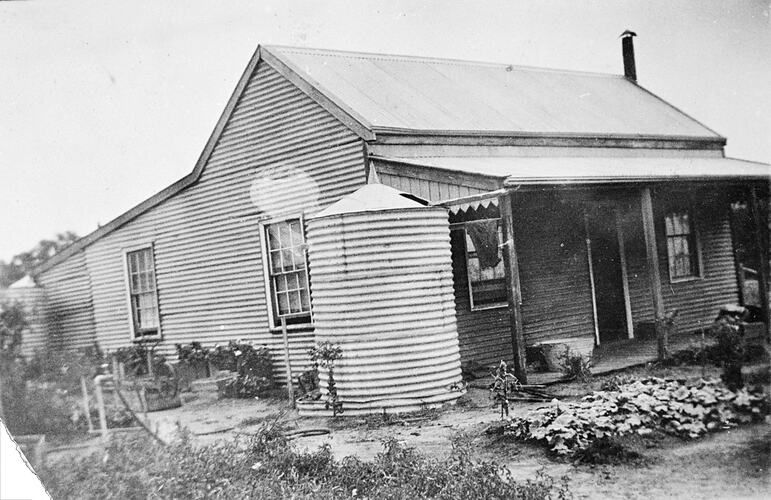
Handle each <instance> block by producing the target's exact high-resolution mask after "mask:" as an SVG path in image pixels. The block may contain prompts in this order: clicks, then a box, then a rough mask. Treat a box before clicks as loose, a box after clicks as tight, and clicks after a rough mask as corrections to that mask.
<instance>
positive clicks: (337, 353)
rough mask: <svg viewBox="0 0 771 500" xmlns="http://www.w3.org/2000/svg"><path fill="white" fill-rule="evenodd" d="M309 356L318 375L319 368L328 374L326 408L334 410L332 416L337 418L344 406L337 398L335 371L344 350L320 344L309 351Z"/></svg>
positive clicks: (327, 343)
mask: <svg viewBox="0 0 771 500" xmlns="http://www.w3.org/2000/svg"><path fill="white" fill-rule="evenodd" d="M308 356H309V357H310V358H311V362H312V363H313V367H314V368H315V369H316V373H318V369H319V368H323V369H324V370H326V372H327V398H326V402H325V404H324V407H325V408H326V409H329V408H332V415H333V416H337V415H338V414H339V413H342V412H343V404H342V403H341V402H340V400H339V399H338V396H337V384H336V383H335V375H334V371H335V361H337V360H339V359H340V358H342V357H343V350H342V349H341V348H340V346H336V345H333V344H332V343H331V342H319V343H317V344H316V345H314V346H313V347H312V348H310V349H309V350H308Z"/></svg>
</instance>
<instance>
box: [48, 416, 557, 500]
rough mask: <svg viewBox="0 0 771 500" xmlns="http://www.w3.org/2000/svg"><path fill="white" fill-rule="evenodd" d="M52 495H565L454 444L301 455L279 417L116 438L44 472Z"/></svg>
mask: <svg viewBox="0 0 771 500" xmlns="http://www.w3.org/2000/svg"><path fill="white" fill-rule="evenodd" d="M40 477H41V479H42V481H43V483H44V484H45V485H46V487H47V489H48V491H49V492H50V493H51V495H52V496H53V497H54V498H83V499H88V498H100V499H111V498H228V499H230V498H232V499H244V498H256V497H259V498H269V499H270V498H277V499H278V498H298V499H311V498H313V499H316V498H321V499H343V498H346V499H350V498H359V497H360V498H390V499H405V500H406V499H413V498H438V499H455V498H524V499H545V498H568V497H569V496H570V493H569V491H568V489H567V483H566V481H567V480H566V479H564V478H563V481H562V483H561V484H557V482H556V481H555V480H554V479H552V478H551V477H549V476H546V475H544V474H542V473H539V474H538V475H537V476H536V477H535V478H534V479H533V480H529V481H525V482H515V481H514V480H512V478H511V476H510V473H509V471H508V469H506V468H504V467H502V466H500V465H498V464H495V463H492V462H477V461H474V460H473V459H472V458H471V453H470V451H469V449H468V443H467V442H466V443H464V441H463V440H462V439H458V440H456V441H455V442H454V446H453V451H452V453H451V455H450V457H448V458H446V459H441V460H440V459H434V458H429V457H426V456H424V455H422V454H421V453H419V452H418V451H416V450H414V449H412V448H407V447H404V446H402V445H401V444H399V442H398V441H396V440H395V439H393V438H390V439H387V440H385V441H384V442H383V451H382V452H381V453H379V454H378V455H377V457H376V458H375V459H374V460H373V461H372V462H362V461H360V460H358V459H357V458H354V457H346V458H344V459H342V460H336V459H335V458H334V456H333V455H332V452H331V450H330V448H329V447H328V446H323V447H321V448H319V449H318V450H316V451H312V452H297V451H295V450H294V449H293V448H292V446H291V444H290V442H289V441H288V439H287V438H286V437H285V436H284V434H283V433H282V426H281V424H280V423H279V422H278V421H277V419H273V420H267V421H265V422H263V423H262V424H261V426H260V428H259V430H258V431H257V432H256V434H255V435H254V436H253V437H252V438H250V439H249V440H247V441H241V442H226V443H220V444H217V445H212V446H193V445H192V444H191V443H190V442H189V439H188V438H187V435H186V434H184V433H183V434H182V438H181V439H180V440H178V441H177V442H175V443H174V444H172V445H170V446H166V447H164V446H160V445H158V444H157V443H154V442H152V441H150V440H149V439H148V438H146V437H144V436H141V437H122V438H121V437H117V436H116V437H115V438H113V440H112V441H111V442H110V444H109V445H108V448H107V449H106V450H105V451H104V452H99V453H95V454H93V455H91V456H89V457H86V458H83V459H80V460H78V461H75V462H74V463H65V462H64V461H61V462H57V463H54V464H52V465H50V466H47V467H44V468H42V469H41V471H40Z"/></svg>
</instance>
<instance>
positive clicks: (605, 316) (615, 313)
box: [588, 206, 627, 343]
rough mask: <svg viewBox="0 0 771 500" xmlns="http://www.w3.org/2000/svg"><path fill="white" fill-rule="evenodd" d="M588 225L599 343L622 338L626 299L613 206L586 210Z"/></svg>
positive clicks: (625, 327)
mask: <svg viewBox="0 0 771 500" xmlns="http://www.w3.org/2000/svg"><path fill="white" fill-rule="evenodd" d="M588 229H589V238H590V241H591V253H592V274H593V276H594V293H595V301H596V305H597V326H598V329H599V331H600V343H603V342H609V341H613V340H621V339H625V338H627V325H626V300H625V297H624V282H623V272H622V262H621V251H620V247H619V233H618V228H617V227H616V212H615V210H614V209H613V208H612V207H608V206H596V207H593V208H592V209H591V210H590V211H589V228H588Z"/></svg>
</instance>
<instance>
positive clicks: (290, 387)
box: [281, 317, 295, 408]
mask: <svg viewBox="0 0 771 500" xmlns="http://www.w3.org/2000/svg"><path fill="white" fill-rule="evenodd" d="M281 334H282V335H283V336H284V360H285V361H286V391H287V393H288V394H289V401H291V402H292V408H294V407H295V400H294V385H293V384H292V378H293V377H292V364H291V363H290V362H289V336H288V335H287V332H286V318H284V317H282V318H281Z"/></svg>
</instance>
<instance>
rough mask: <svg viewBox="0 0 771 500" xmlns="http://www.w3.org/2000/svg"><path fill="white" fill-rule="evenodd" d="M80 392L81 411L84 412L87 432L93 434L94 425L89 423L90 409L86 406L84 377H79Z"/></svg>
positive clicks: (86, 396)
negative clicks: (81, 395) (81, 398)
mask: <svg viewBox="0 0 771 500" xmlns="http://www.w3.org/2000/svg"><path fill="white" fill-rule="evenodd" d="M80 392H81V394H83V411H84V412H86V422H87V423H88V432H94V424H92V423H91V407H90V406H89V405H88V386H86V377H80Z"/></svg>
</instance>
